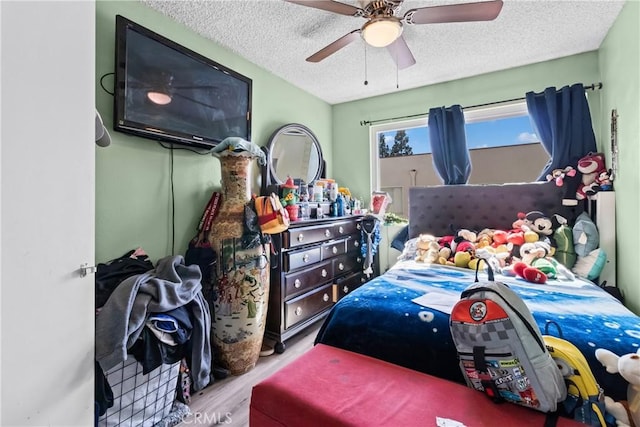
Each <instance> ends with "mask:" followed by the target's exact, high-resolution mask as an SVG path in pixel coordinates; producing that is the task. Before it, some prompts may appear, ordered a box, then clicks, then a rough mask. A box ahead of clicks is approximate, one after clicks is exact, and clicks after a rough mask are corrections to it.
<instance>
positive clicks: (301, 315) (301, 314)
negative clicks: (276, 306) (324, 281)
mask: <svg viewBox="0 0 640 427" xmlns="http://www.w3.org/2000/svg"><path fill="white" fill-rule="evenodd" d="M332 286H333V284H331V283H329V284H328V285H325V286H323V287H321V288H318V289H316V290H315V291H311V292H310V293H308V294H304V295H302V296H300V297H298V298H294V299H292V300H291V301H287V302H286V303H285V328H290V327H291V326H293V325H295V324H296V323H299V322H302V321H304V320H307V319H309V318H311V317H313V316H314V315H316V314H318V313H320V312H321V311H324V310H326V309H328V308H329V307H331V306H332V305H333V299H332Z"/></svg>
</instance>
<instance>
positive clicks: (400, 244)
mask: <svg viewBox="0 0 640 427" xmlns="http://www.w3.org/2000/svg"><path fill="white" fill-rule="evenodd" d="M408 237H409V225H406V226H405V227H404V228H403V229H402V230H400V231H399V232H398V234H396V235H395V237H394V238H393V240H392V241H391V247H392V248H393V249H397V250H399V251H400V252H402V251H403V250H404V245H405V242H406V241H407V238H408Z"/></svg>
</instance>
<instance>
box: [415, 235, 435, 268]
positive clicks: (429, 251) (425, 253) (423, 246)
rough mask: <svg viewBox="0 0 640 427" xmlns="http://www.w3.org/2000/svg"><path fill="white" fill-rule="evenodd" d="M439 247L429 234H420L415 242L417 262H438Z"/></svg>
mask: <svg viewBox="0 0 640 427" xmlns="http://www.w3.org/2000/svg"><path fill="white" fill-rule="evenodd" d="M439 251H440V245H439V244H438V242H437V240H436V238H435V237H434V236H432V235H430V234H421V235H420V236H418V240H417V242H416V257H415V260H416V261H418V262H428V263H433V262H436V261H438V258H439Z"/></svg>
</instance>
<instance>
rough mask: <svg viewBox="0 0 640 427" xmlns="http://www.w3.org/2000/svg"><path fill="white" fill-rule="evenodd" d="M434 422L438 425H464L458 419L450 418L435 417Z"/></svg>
mask: <svg viewBox="0 0 640 427" xmlns="http://www.w3.org/2000/svg"><path fill="white" fill-rule="evenodd" d="M436 423H437V425H438V427H466V425H465V424H462V423H461V422H460V421H456V420H452V419H450V418H441V417H436Z"/></svg>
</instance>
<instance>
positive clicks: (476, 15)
mask: <svg viewBox="0 0 640 427" xmlns="http://www.w3.org/2000/svg"><path fill="white" fill-rule="evenodd" d="M285 1H286V2H289V3H295V4H299V5H301V6H307V7H313V8H316V9H322V10H326V11H329V12H333V13H338V14H341V15H348V16H354V17H358V18H365V19H367V22H365V24H364V25H363V26H362V27H361V28H359V29H357V30H353V31H351V32H350V33H348V34H346V35H344V36H342V37H340V38H339V39H338V40H336V41H334V42H333V43H330V44H329V45H327V46H325V47H324V48H322V49H320V50H319V51H318V52H316V53H314V54H313V55H311V56H310V57H308V58H307V61H309V62H320V61H322V60H323V59H325V58H326V57H328V56H329V55H332V54H334V53H335V52H337V51H338V50H340V49H342V48H343V47H345V46H347V45H348V44H349V43H351V42H353V41H355V40H356V39H357V38H358V36H359V35H361V36H362V38H363V39H364V40H365V41H366V42H367V43H368V44H369V45H371V46H374V47H386V48H387V50H388V51H389V53H390V54H391V56H392V58H393V60H394V61H395V62H396V64H397V65H398V68H399V69H403V68H407V67H410V66H411V65H413V64H415V63H416V60H415V58H414V57H413V54H412V53H411V50H410V49H409V46H408V45H407V42H406V41H405V39H404V37H402V29H403V26H404V25H416V24H418V25H420V24H437V23H445V22H468V21H491V20H493V19H495V18H496V17H497V16H498V15H499V14H500V10H501V9H502V0H490V1H483V2H477V3H462V4H450V5H442V6H427V7H421V8H417V9H410V10H408V11H407V12H406V13H405V14H404V15H403V16H402V17H398V16H396V14H397V13H398V11H399V9H400V6H401V5H402V2H403V0H374V1H371V2H370V3H369V4H367V5H366V6H365V7H364V8H360V7H356V6H352V5H349V4H345V3H340V2H337V1H333V0H285Z"/></svg>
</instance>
